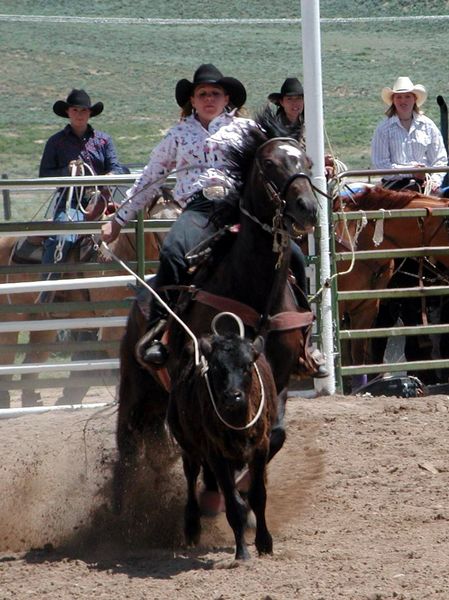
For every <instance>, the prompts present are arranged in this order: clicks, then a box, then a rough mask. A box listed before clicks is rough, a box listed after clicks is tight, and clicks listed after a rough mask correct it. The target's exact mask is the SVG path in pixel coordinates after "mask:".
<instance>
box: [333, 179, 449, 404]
mask: <svg viewBox="0 0 449 600" xmlns="http://www.w3.org/2000/svg"><path fill="white" fill-rule="evenodd" d="M398 172H399V171H398V170H396V169H386V170H369V171H368V170H350V171H345V172H343V173H340V174H338V175H337V179H338V180H342V179H350V178H353V177H362V176H363V177H366V178H371V177H375V176H379V175H380V176H383V175H397V174H398ZM400 172H401V173H403V174H411V175H413V174H417V173H441V172H449V168H445V169H444V168H443V169H442V168H441V167H438V168H433V169H430V168H410V169H401V171H400ZM428 216H429V214H428V211H427V210H426V209H424V208H423V209H394V210H385V209H381V210H369V211H365V210H363V211H351V212H345V213H343V212H335V213H333V219H332V227H331V230H332V231H331V236H332V237H333V232H334V227H333V225H334V224H335V223H337V222H338V221H340V220H343V219H344V220H346V221H350V220H361V219H362V218H363V219H366V220H368V221H369V220H377V219H381V220H387V219H404V218H419V217H428ZM432 216H435V217H448V216H449V209H448V208H435V209H433V210H432ZM448 241H449V237H448ZM333 248H334V253H333V263H334V273H335V272H336V271H337V267H336V265H337V262H339V261H348V260H351V258H352V257H354V259H355V260H376V259H380V258H405V257H425V256H439V255H448V254H449V247H441V246H428V247H415V248H407V249H400V248H398V249H392V250H387V251H385V250H365V251H359V250H355V251H354V252H349V251H345V252H336V251H335V242H334V246H333ZM334 291H335V294H334V297H335V301H334V309H333V310H334V314H335V328H336V377H337V389H338V390H339V391H340V392H342V391H343V381H342V378H343V377H345V376H353V375H367V374H381V373H394V372H403V371H404V370H407V371H424V370H431V369H443V368H449V359H438V360H426V361H407V363H406V364H405V363H403V362H399V363H388V362H385V363H382V364H363V365H346V366H344V365H342V364H341V343H340V342H341V341H343V340H345V341H351V340H355V339H373V338H380V337H387V336H388V337H390V336H395V337H398V336H418V335H423V334H424V335H440V334H442V333H449V324H439V325H435V324H431V325H416V326H413V327H407V326H404V327H394V328H370V329H357V330H350V329H345V330H343V329H340V324H339V317H338V314H339V311H338V303H339V302H340V301H343V300H364V299H365V300H366V299H373V298H376V299H385V298H398V297H399V298H404V297H407V298H425V297H430V296H447V295H449V287H448V286H429V287H411V288H396V289H389V288H387V289H374V290H363V291H344V292H343V291H342V292H340V291H338V278H337V282H336V283H334Z"/></svg>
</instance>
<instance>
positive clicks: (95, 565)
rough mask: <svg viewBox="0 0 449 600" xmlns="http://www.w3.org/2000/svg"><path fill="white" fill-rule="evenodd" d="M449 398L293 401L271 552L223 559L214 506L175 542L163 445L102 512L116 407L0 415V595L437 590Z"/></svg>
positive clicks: (228, 595)
mask: <svg viewBox="0 0 449 600" xmlns="http://www.w3.org/2000/svg"><path fill="white" fill-rule="evenodd" d="M90 400H91V401H92V398H91V399H90ZM96 400H98V398H97V399H96ZM107 400H110V398H107ZM448 410H449V397H447V396H431V397H425V398H413V399H396V398H386V397H379V398H363V397H353V396H333V397H320V398H316V399H304V398H296V399H291V400H290V402H289V408H288V443H287V444H286V446H285V448H284V449H283V450H282V452H281V453H280V454H279V455H278V456H277V457H276V458H275V459H274V461H273V463H272V465H270V470H269V491H268V493H269V508H268V520H269V526H270V528H271V531H272V534H273V537H274V554H273V556H270V557H263V558H258V557H257V556H256V553H255V549H254V546H253V545H251V546H250V551H251V553H252V556H253V558H252V559H251V560H250V561H249V562H248V564H245V565H238V566H237V567H236V568H232V569H231V568H220V567H226V566H229V565H230V564H232V557H233V552H234V547H233V538H232V535H231V533H230V529H229V527H228V525H227V523H226V520H225V517H224V515H220V516H219V517H218V518H216V519H205V520H204V530H203V539H202V546H201V547H200V548H197V549H191V548H185V547H184V546H183V543H182V504H183V498H184V481H183V476H182V474H181V469H180V465H179V460H172V457H168V456H164V452H163V450H161V449H157V450H156V449H155V451H154V452H153V453H152V460H153V461H154V463H155V464H157V465H159V469H156V470H149V471H148V472H147V474H146V478H143V479H142V481H146V485H143V484H142V481H141V482H140V484H139V485H137V484H136V489H135V491H134V494H133V496H132V497H130V498H129V499H128V507H127V510H126V514H125V515H124V516H123V517H122V518H121V519H118V518H116V517H114V516H113V515H112V514H111V512H110V509H109V503H110V492H111V486H110V483H111V468H112V465H113V461H114V457H115V441H114V428H115V418H116V414H115V407H114V406H110V407H107V408H106V409H95V410H94V409H86V410H78V411H58V412H52V413H50V412H47V413H45V414H38V415H27V416H20V417H17V418H8V419H2V420H0V431H1V436H0V448H1V456H2V460H1V465H0V491H1V500H0V506H1V508H0V598H1V599H2V600H9V599H15V600H17V599H19V600H22V599H34V598H36V599H43V598H45V599H51V600H53V599H55V600H56V599H57V600H65V599H69V598H70V599H72V598H73V599H92V598H95V599H97V600H100V599H113V598H114V599H115V598H118V599H126V598H128V599H130V600H143V599H145V600H156V599H158V600H159V599H160V600H162V599H166V598H175V599H181V600H193V599H201V600H202V599H207V600H209V599H211V600H237V599H245V600H270V599H271V600H289V599H293V598H298V599H301V600H334V599H339V598H344V599H347V600H349V599H350V600H365V599H366V600H386V599H396V600H412V599H413V600H424V599H427V598H435V599H439V600H446V599H448V598H449V579H448V572H449V558H448V555H449V523H448V521H449V481H448V479H449V474H448V473H449V449H448V445H449V432H448V429H449V420H448ZM248 538H249V539H251V533H249V534H248Z"/></svg>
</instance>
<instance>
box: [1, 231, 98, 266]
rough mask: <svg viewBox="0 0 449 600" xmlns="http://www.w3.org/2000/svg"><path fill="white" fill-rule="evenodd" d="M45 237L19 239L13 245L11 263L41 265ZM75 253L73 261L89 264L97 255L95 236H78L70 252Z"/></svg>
mask: <svg viewBox="0 0 449 600" xmlns="http://www.w3.org/2000/svg"><path fill="white" fill-rule="evenodd" d="M45 240H46V236H35V235H33V236H28V237H25V238H20V239H19V240H18V241H17V242H16V243H15V245H14V248H13V250H12V254H11V261H12V262H13V263H15V264H19V265H20V264H22V265H29V264H41V263H42V257H43V253H44V242H45ZM71 252H76V253H77V254H75V259H76V260H78V261H79V262H91V261H92V260H94V258H95V257H96V256H97V254H98V241H97V239H96V237H95V236H92V235H82V236H80V237H79V238H78V239H77V240H76V242H75V243H74V246H73V248H72V250H71Z"/></svg>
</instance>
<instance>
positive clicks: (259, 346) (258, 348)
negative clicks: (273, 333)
mask: <svg viewBox="0 0 449 600" xmlns="http://www.w3.org/2000/svg"><path fill="white" fill-rule="evenodd" d="M264 348H265V340H264V339H263V337H262V336H261V335H258V336H257V337H256V339H255V340H254V342H253V349H254V354H255V356H254V360H256V359H257V357H258V356H259V354H261V353H262V352H263V350H264Z"/></svg>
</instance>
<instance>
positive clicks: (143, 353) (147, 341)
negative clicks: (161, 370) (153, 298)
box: [134, 319, 168, 367]
mask: <svg viewBox="0 0 449 600" xmlns="http://www.w3.org/2000/svg"><path fill="white" fill-rule="evenodd" d="M166 327H167V319H160V320H159V321H158V322H157V323H156V324H155V325H154V326H153V327H151V329H149V330H148V331H147V332H146V333H145V335H143V336H142V337H141V338H140V340H139V341H138V342H137V344H136V346H135V350H134V352H135V357H136V359H137V362H139V363H140V364H141V365H142V366H143V367H148V366H153V365H155V366H162V364H163V362H165V360H166V359H167V356H168V352H167V350H166V348H165V346H163V344H162V343H161V342H160V340H159V338H160V337H162V334H163V332H164V331H165V328H166ZM155 342H159V344H158V345H159V346H160V347H162V348H164V350H165V353H166V356H165V360H164V361H163V362H160V361H159V360H156V361H155V362H154V361H153V360H149V359H150V358H151V357H150V356H148V357H147V353H148V351H149V350H150V349H151V346H152V345H153V344H155ZM162 352H163V350H161V355H160V357H161V360H162ZM155 358H157V355H155Z"/></svg>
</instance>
